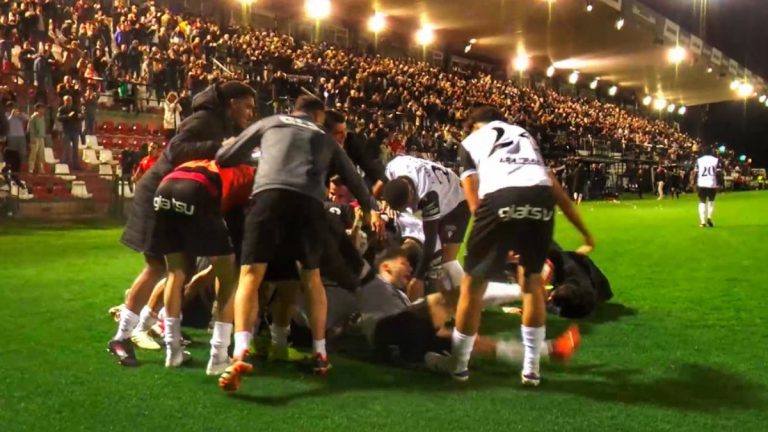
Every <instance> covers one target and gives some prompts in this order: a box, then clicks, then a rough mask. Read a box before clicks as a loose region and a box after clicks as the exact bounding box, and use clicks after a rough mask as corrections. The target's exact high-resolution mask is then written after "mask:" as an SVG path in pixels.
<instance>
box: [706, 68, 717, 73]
mask: <svg viewBox="0 0 768 432" xmlns="http://www.w3.org/2000/svg"><path fill="white" fill-rule="evenodd" d="M714 71H715V70H714V69H712V66H709V67H707V73H708V74H710V73H712V72H714Z"/></svg>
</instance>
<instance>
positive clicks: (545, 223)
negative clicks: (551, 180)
mask: <svg viewBox="0 0 768 432" xmlns="http://www.w3.org/2000/svg"><path fill="white" fill-rule="evenodd" d="M554 205H555V203H554V197H553V196H552V188H551V187H549V186H531V187H510V188H504V189H499V190H497V191H495V192H491V193H489V194H488V195H486V196H485V197H484V198H483V199H482V200H481V201H480V205H479V206H478V209H477V211H476V212H475V222H474V225H473V226H472V231H471V232H470V234H469V239H468V240H467V254H466V257H465V259H464V271H466V272H467V273H470V274H471V275H472V276H473V277H479V278H483V279H486V278H487V277H488V275H489V274H499V273H502V272H504V269H505V267H506V264H507V260H508V253H509V251H515V253H516V254H518V255H520V264H521V265H522V266H523V267H524V268H525V272H526V274H531V273H539V272H541V269H542V267H543V266H544V262H545V261H546V259H547V250H548V249H549V245H550V243H552V231H553V229H554V226H555V211H554Z"/></svg>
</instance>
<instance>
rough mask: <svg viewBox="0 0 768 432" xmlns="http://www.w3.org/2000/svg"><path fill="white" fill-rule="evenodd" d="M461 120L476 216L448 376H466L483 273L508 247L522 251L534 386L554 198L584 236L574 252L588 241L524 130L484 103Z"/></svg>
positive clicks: (525, 329) (502, 260)
mask: <svg viewBox="0 0 768 432" xmlns="http://www.w3.org/2000/svg"><path fill="white" fill-rule="evenodd" d="M467 127H468V128H470V129H471V130H472V131H473V132H472V133H471V134H470V135H469V136H468V137H467V138H466V139H465V140H464V141H463V142H462V143H461V148H460V152H461V156H460V159H461V165H462V169H463V172H462V174H461V179H462V184H463V186H464V193H465V195H466V197H467V203H468V204H469V208H470V210H472V212H473V213H474V215H475V221H474V226H473V227H472V231H471V232H470V235H469V239H468V242H467V255H466V258H465V261H464V267H465V270H466V274H465V276H464V279H463V280H462V283H461V292H460V296H459V303H458V307H457V313H456V327H455V328H454V330H453V334H452V337H451V339H452V343H451V346H452V356H451V357H450V358H448V361H452V362H453V363H454V364H453V368H452V371H453V373H452V376H453V377H454V378H455V379H457V380H460V381H466V380H467V379H469V369H468V364H469V358H470V355H471V353H472V347H473V346H474V344H475V338H476V335H477V332H478V329H479V328H480V314H481V312H482V308H483V295H484V293H485V289H486V286H487V277H488V275H489V274H490V273H493V272H499V271H500V270H501V271H503V268H504V266H505V265H506V262H507V260H508V254H509V252H510V251H514V252H515V253H516V254H518V255H519V257H520V258H519V263H520V265H519V266H518V280H519V281H520V286H521V287H522V289H523V318H522V326H521V333H522V340H523V345H524V346H525V352H524V360H523V370H522V373H521V377H522V383H523V385H531V386H537V385H538V384H539V382H540V379H541V378H540V372H539V359H540V356H541V346H542V343H543V342H544V339H545V336H546V330H545V323H546V315H547V310H546V294H545V291H544V284H543V281H542V276H541V270H542V268H543V266H544V263H545V261H546V258H547V250H548V248H549V245H550V244H551V242H552V231H553V228H554V222H555V219H554V218H555V210H554V207H555V205H557V206H558V207H559V208H560V209H561V210H562V211H563V213H564V215H565V217H566V218H567V219H568V220H569V221H570V222H571V223H572V224H573V225H574V226H575V227H576V228H577V229H578V230H579V232H581V234H582V236H583V237H584V243H585V245H584V246H582V247H581V248H579V252H581V253H587V252H589V251H591V250H592V247H593V246H594V242H593V240H592V236H591V235H590V233H589V231H588V230H587V228H586V226H584V223H583V222H582V221H581V218H580V216H579V214H578V212H577V210H576V209H575V207H574V206H573V204H572V203H571V200H570V199H569V198H568V196H567V195H566V193H565V192H564V191H563V188H562V187H561V186H560V183H558V181H557V180H556V179H555V178H554V176H553V175H552V174H551V173H550V172H549V171H548V170H547V167H546V165H545V164H544V160H543V159H542V157H541V155H540V153H539V148H538V146H537V145H536V142H535V141H534V139H533V138H532V137H531V135H530V134H529V133H528V132H527V131H526V130H525V129H523V128H521V127H518V126H514V125H511V124H509V123H507V122H505V121H504V117H503V115H502V114H501V112H500V111H498V110H497V109H495V108H493V107H490V106H483V107H479V108H476V109H475V110H473V112H472V113H471V114H470V117H469V119H468V122H467Z"/></svg>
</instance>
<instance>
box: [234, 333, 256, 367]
mask: <svg viewBox="0 0 768 432" xmlns="http://www.w3.org/2000/svg"><path fill="white" fill-rule="evenodd" d="M252 338H253V333H251V332H249V331H241V332H235V351H234V355H235V357H239V356H242V355H244V353H247V352H248V350H249V349H250V347H251V339H252ZM241 360H242V359H241Z"/></svg>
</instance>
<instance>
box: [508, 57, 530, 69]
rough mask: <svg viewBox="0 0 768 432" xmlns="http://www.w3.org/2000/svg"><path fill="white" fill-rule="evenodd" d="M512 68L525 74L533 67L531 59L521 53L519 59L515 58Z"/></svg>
mask: <svg viewBox="0 0 768 432" xmlns="http://www.w3.org/2000/svg"><path fill="white" fill-rule="evenodd" d="M512 66H513V67H514V68H515V70H516V71H518V72H525V71H526V70H528V67H529V66H531V59H530V58H528V56H527V55H525V54H524V53H520V54H518V55H517V57H515V60H514V61H513V62H512Z"/></svg>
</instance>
